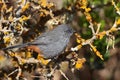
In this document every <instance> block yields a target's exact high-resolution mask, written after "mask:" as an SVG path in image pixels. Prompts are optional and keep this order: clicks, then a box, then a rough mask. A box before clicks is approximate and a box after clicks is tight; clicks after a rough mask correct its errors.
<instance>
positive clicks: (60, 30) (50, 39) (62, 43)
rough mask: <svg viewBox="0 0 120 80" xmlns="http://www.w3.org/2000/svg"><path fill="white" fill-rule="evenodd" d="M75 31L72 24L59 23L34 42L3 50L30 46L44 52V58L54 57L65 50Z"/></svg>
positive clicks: (38, 51)
mask: <svg viewBox="0 0 120 80" xmlns="http://www.w3.org/2000/svg"><path fill="white" fill-rule="evenodd" d="M74 32H75V31H74V30H73V28H72V27H71V26H70V25H68V24H62V25H58V26H57V27H56V28H54V29H53V30H52V31H48V32H45V33H43V34H41V35H40V36H39V37H38V38H36V39H35V40H34V41H32V42H28V43H24V44H20V45H15V46H10V47H7V48H3V49H2V50H10V49H13V48H24V47H28V48H30V49H33V50H34V51H36V52H37V53H40V54H42V56H43V57H44V58H54V57H56V56H58V55H60V54H61V53H62V52H63V51H64V50H65V48H66V46H67V45H68V43H69V41H70V38H71V36H72V35H73V33H74ZM34 48H35V49H34Z"/></svg>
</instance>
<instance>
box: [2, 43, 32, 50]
mask: <svg viewBox="0 0 120 80" xmlns="http://www.w3.org/2000/svg"><path fill="white" fill-rule="evenodd" d="M28 45H30V43H25V44H19V45H14V46H10V47H6V48H2V49H1V50H10V49H14V48H24V47H27V46H28Z"/></svg>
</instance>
